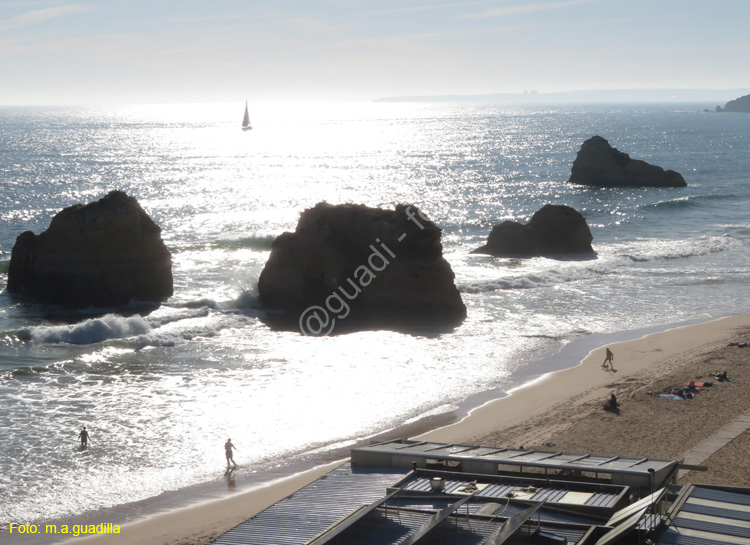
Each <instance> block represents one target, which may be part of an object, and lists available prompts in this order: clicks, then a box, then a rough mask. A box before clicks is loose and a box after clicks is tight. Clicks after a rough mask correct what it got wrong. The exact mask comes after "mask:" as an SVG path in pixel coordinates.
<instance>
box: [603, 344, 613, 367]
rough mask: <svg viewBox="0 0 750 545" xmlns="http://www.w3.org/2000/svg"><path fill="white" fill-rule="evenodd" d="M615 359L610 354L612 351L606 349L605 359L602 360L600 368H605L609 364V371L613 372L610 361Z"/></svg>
mask: <svg viewBox="0 0 750 545" xmlns="http://www.w3.org/2000/svg"><path fill="white" fill-rule="evenodd" d="M614 359H615V355H614V354H613V353H612V351H611V350H610V349H609V348H607V357H606V358H604V363H602V367H607V364H609V367H610V369H612V370H614V368H615V365H614V363H612V361H613V360H614Z"/></svg>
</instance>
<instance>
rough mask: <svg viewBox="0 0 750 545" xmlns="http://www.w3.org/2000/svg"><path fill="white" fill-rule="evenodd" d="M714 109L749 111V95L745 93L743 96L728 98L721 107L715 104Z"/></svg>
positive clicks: (719, 110)
mask: <svg viewBox="0 0 750 545" xmlns="http://www.w3.org/2000/svg"><path fill="white" fill-rule="evenodd" d="M716 111H717V112H745V113H750V95H745V96H743V97H740V98H736V99H734V100H730V101H729V102H727V103H726V105H725V106H724V107H723V108H722V107H721V106H717V107H716Z"/></svg>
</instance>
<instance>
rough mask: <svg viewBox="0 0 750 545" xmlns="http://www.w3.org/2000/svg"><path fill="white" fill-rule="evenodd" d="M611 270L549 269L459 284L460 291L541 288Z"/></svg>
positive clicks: (599, 268) (593, 268) (601, 267)
mask: <svg viewBox="0 0 750 545" xmlns="http://www.w3.org/2000/svg"><path fill="white" fill-rule="evenodd" d="M611 272H612V271H611V270H610V269H609V268H608V267H606V266H597V267H585V268H581V269H578V268H573V269H569V270H560V269H549V270H546V271H537V272H534V273H528V274H524V275H519V276H513V277H505V278H497V279H490V280H481V281H476V282H470V283H466V284H461V285H460V286H459V288H458V289H459V291H460V292H461V293H486V292H491V291H498V290H527V289H534V288H543V287H546V286H554V285H558V284H566V283H568V282H576V281H579V280H585V279H588V278H592V277H594V276H601V275H604V274H610V273H611Z"/></svg>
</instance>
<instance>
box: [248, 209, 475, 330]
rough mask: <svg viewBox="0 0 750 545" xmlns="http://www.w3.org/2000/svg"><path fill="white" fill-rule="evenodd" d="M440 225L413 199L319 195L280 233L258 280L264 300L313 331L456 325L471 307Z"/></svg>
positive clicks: (291, 324) (294, 324) (287, 323)
mask: <svg viewBox="0 0 750 545" xmlns="http://www.w3.org/2000/svg"><path fill="white" fill-rule="evenodd" d="M441 233H442V231H441V229H440V228H439V227H437V226H436V225H435V224H434V223H433V222H432V221H430V220H429V219H428V218H427V217H426V216H425V215H424V214H423V213H422V212H420V211H419V210H418V209H417V207H416V206H413V205H398V206H397V207H396V209H395V210H383V209H378V208H370V207H367V206H363V205H355V204H341V205H331V204H327V203H319V204H317V205H316V206H315V207H313V208H310V209H307V210H305V211H304V212H303V213H302V215H301V217H300V219H299V222H298V223H297V228H296V230H295V231H294V232H293V233H289V232H287V233H283V234H282V235H280V236H279V237H277V238H276V240H275V241H274V243H273V246H272V248H271V255H270V256H269V258H268V262H267V263H266V265H265V268H264V269H263V272H262V273H261V275H260V279H259V281H258V292H259V295H260V301H261V303H262V304H263V306H264V307H265V308H267V309H277V310H282V311H285V313H284V314H285V316H286V318H287V319H286V320H281V321H278V320H276V321H275V322H276V324H278V325H280V326H282V327H284V328H293V329H299V330H300V331H301V332H302V333H304V334H307V335H316V336H320V335H327V334H330V333H334V332H345V331H352V330H358V329H371V328H385V329H402V328H405V329H410V328H439V329H442V328H451V327H455V326H456V325H458V324H460V323H461V321H463V319H464V318H465V317H466V307H465V306H464V304H463V301H462V300H461V295H460V294H459V292H458V289H457V288H456V285H455V283H454V274H453V270H452V269H451V267H450V265H449V264H448V262H447V261H446V260H445V259H444V258H443V250H442V243H441V240H440V238H441ZM273 316H274V315H273V313H269V317H270V318H269V319H270V320H271V321H274V320H273ZM272 325H275V324H272Z"/></svg>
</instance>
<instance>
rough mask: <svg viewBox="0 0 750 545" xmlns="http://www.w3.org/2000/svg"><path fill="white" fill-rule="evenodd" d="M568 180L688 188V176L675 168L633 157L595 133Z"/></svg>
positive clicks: (597, 183)
mask: <svg viewBox="0 0 750 545" xmlns="http://www.w3.org/2000/svg"><path fill="white" fill-rule="evenodd" d="M569 182H571V183H574V184H581V185H588V186H594V187H685V186H686V185H687V183H685V179H684V178H683V177H682V176H681V175H680V174H679V173H677V172H675V171H674V170H664V169H663V168H661V167H659V166H656V165H651V164H649V163H647V162H645V161H640V160H638V159H631V158H630V155H628V154H627V153H623V152H621V151H619V150H618V149H617V148H613V147H612V146H610V145H609V142H607V141H606V140H605V139H604V138H602V137H601V136H592V137H591V138H589V139H588V140H586V141H585V142H584V143H583V145H582V146H581V149H580V150H579V151H578V155H577V156H576V159H575V161H573V167H572V168H571V171H570V180H569Z"/></svg>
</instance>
